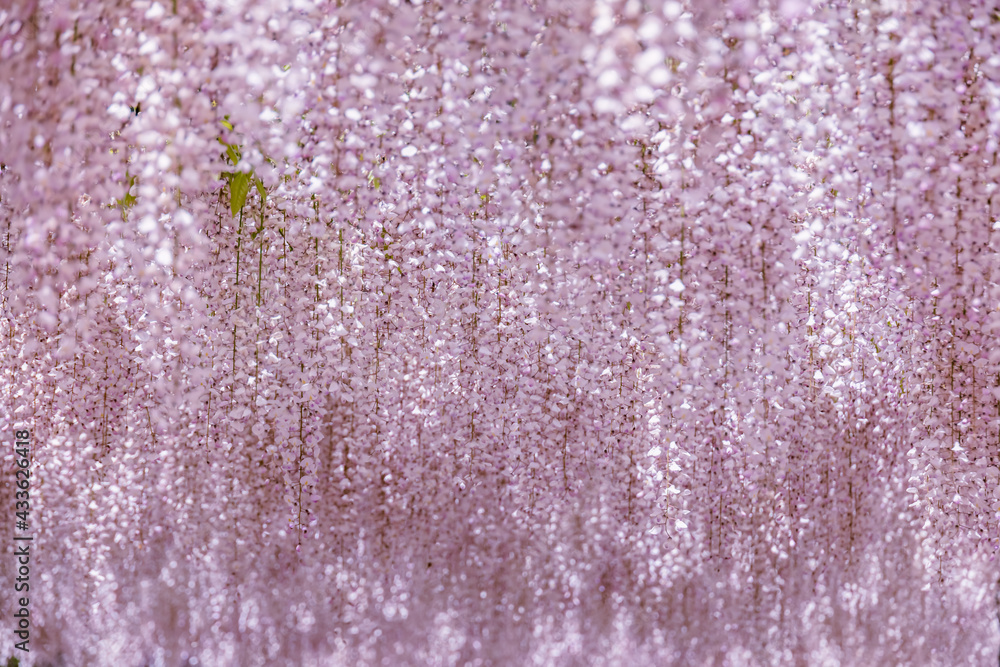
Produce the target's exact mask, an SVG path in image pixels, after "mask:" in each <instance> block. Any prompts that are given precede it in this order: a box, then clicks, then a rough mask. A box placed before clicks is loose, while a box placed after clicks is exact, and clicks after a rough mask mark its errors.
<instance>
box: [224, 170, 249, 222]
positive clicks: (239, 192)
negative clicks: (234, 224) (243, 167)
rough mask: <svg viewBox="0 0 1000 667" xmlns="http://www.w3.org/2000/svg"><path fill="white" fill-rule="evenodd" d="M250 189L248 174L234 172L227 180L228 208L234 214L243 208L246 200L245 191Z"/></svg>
mask: <svg viewBox="0 0 1000 667" xmlns="http://www.w3.org/2000/svg"><path fill="white" fill-rule="evenodd" d="M249 191H250V174H244V173H238V174H235V175H234V176H233V178H232V180H231V181H229V194H230V197H231V199H230V200H229V208H230V210H231V211H232V212H233V215H234V216H235V215H236V214H237V213H239V212H240V210H241V209H242V208H243V204H245V203H246V201H247V193H248V192H249Z"/></svg>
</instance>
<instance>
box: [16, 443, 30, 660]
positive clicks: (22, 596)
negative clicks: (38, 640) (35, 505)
mask: <svg viewBox="0 0 1000 667" xmlns="http://www.w3.org/2000/svg"><path fill="white" fill-rule="evenodd" d="M14 459H15V463H16V464H17V466H16V469H15V471H14V486H15V487H17V489H16V491H15V492H14V517H15V522H14V526H15V528H16V530H15V532H14V558H15V560H16V566H17V576H16V577H15V578H14V603H15V604H14V605H13V606H14V619H15V621H16V623H17V630H15V631H14V634H16V635H17V637H18V639H19V640H20V641H18V642H17V643H16V644H14V647H15V648H17V649H18V650H20V651H25V652H28V650H29V649H28V642H29V640H30V638H31V617H30V615H29V611H28V606H29V602H30V599H29V597H28V593H29V592H30V585H29V584H30V579H31V567H30V563H31V542H32V539H33V536H32V535H31V534H30V532H29V528H30V523H29V515H30V512H31V469H30V466H31V432H30V431H28V430H19V431H14Z"/></svg>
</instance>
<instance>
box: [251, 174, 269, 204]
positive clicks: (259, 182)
mask: <svg viewBox="0 0 1000 667" xmlns="http://www.w3.org/2000/svg"><path fill="white" fill-rule="evenodd" d="M253 184H254V185H255V186H257V194H259V195H260V200H261V201H262V202H265V201H267V190H265V189H264V181H262V180H260V179H259V178H255V179H254V180H253Z"/></svg>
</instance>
